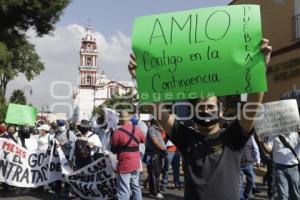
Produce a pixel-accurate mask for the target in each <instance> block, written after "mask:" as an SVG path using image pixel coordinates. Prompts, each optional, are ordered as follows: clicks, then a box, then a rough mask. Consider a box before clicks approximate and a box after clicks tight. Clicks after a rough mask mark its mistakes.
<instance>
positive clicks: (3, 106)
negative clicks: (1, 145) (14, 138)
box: [0, 95, 7, 122]
mask: <svg viewBox="0 0 300 200" xmlns="http://www.w3.org/2000/svg"><path fill="white" fill-rule="evenodd" d="M6 111H7V103H6V102H5V98H4V96H2V95H0V122H4V120H5V117H6Z"/></svg>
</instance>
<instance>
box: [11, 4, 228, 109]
mask: <svg viewBox="0 0 300 200" xmlns="http://www.w3.org/2000/svg"><path fill="white" fill-rule="evenodd" d="M229 2H230V0H184V1H183V0H151V1H150V0H147V1H146V0H118V1H117V0H72V2H71V4H70V5H69V6H68V7H67V8H66V9H65V10H64V13H63V15H62V16H61V17H60V21H59V22H58V23H57V24H56V29H55V31H54V32H53V33H52V34H49V35H45V36H43V37H42V38H38V37H36V34H35V33H34V31H32V30H31V31H29V32H28V36H29V41H30V42H31V43H33V44H34V45H35V47H36V51H37V53H38V54H39V56H40V57H41V60H42V62H43V63H44V65H45V70H44V71H43V72H42V73H41V74H40V75H39V76H37V77H35V79H34V80H33V81H30V82H28V81H27V80H26V79H25V78H24V76H22V75H21V76H19V77H18V78H17V79H16V80H15V81H12V82H10V83H9V84H8V92H7V95H6V96H7V98H9V96H10V94H11V92H12V91H13V90H14V89H22V88H24V86H26V85H30V86H31V87H32V89H33V94H32V95H29V92H26V93H25V94H26V96H27V99H28V101H29V102H30V103H32V104H33V105H35V106H36V107H37V108H39V109H41V107H43V106H45V105H47V106H48V108H50V107H51V105H54V104H55V103H67V104H69V105H73V104H72V92H73V91H72V90H73V88H76V87H77V86H78V82H77V79H78V74H79V72H78V66H79V49H80V42H81V38H82V37H83V36H84V35H85V27H86V26H87V25H88V19H90V24H91V26H92V27H93V28H94V36H95V37H96V39H97V43H98V44H97V46H98V51H99V56H98V70H99V72H100V71H104V72H105V74H106V75H107V76H108V77H109V78H110V79H114V80H130V76H129V73H128V71H127V64H128V58H129V54H130V52H131V31H132V28H133V22H134V19H135V18H136V17H139V16H145V15H153V14H158V13H164V12H174V11H180V10H187V9H196V8H202V7H211V6H225V5H227V4H228V3H229ZM61 81H64V82H68V83H69V85H64V87H63V86H62V85H61V86H60V87H55V91H52V89H53V87H51V86H53V84H54V83H56V82H61ZM51 93H55V95H62V96H66V95H69V94H70V98H66V99H59V100H58V99H55V98H53V96H54V95H53V94H51ZM62 110H65V109H63V108H62V109H58V110H55V109H54V111H62Z"/></svg>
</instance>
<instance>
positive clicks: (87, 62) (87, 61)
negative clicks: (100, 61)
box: [86, 57, 92, 66]
mask: <svg viewBox="0 0 300 200" xmlns="http://www.w3.org/2000/svg"><path fill="white" fill-rule="evenodd" d="M86 65H87V66H92V58H91V57H87V58H86Z"/></svg>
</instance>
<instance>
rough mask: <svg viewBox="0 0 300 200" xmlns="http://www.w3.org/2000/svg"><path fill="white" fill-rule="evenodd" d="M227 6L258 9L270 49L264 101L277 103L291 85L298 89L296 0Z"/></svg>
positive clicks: (252, 0) (241, 0)
mask: <svg viewBox="0 0 300 200" xmlns="http://www.w3.org/2000/svg"><path fill="white" fill-rule="evenodd" d="M230 4H232V5H234V4H258V5H260V6H261V15H262V29H263V37H264V38H268V39H269V40H270V43H271V45H272V46H273V53H272V58H271V62H270V64H269V66H268V69H267V79H268V92H266V93H265V97H264V102H268V101H275V100H279V99H280V97H281V96H282V94H283V93H285V92H288V91H290V90H291V89H292V87H293V85H296V87H297V89H300V40H299V38H298V40H296V39H295V38H296V35H295V27H296V23H295V15H296V14H300V0H263V1H262V0H235V1H232V2H231V3H230ZM298 6H299V7H298ZM299 20H300V17H299Z"/></svg>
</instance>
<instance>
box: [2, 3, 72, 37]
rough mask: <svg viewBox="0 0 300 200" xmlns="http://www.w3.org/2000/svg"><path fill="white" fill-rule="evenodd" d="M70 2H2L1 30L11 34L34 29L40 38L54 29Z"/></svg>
mask: <svg viewBox="0 0 300 200" xmlns="http://www.w3.org/2000/svg"><path fill="white" fill-rule="evenodd" d="M69 3H70V0H43V1H41V0H30V1H28V0H9V1H7V0H0V5H1V6H0V30H10V31H11V32H20V31H27V30H28V29H29V28H34V29H35V30H36V32H37V34H38V35H39V36H42V35H43V34H47V33H49V32H50V31H52V30H53V29H54V27H53V24H55V23H56V22H57V21H58V20H59V17H60V15H61V14H62V11H63V9H64V8H65V7H66V6H67V5H68V4H69Z"/></svg>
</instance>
